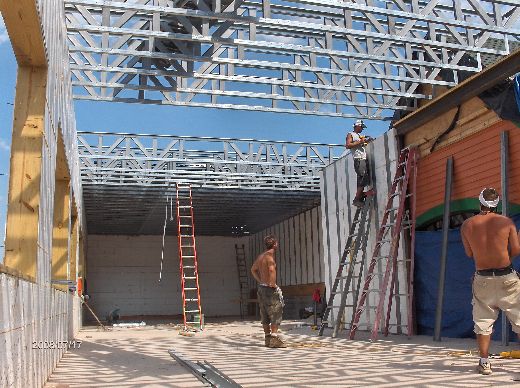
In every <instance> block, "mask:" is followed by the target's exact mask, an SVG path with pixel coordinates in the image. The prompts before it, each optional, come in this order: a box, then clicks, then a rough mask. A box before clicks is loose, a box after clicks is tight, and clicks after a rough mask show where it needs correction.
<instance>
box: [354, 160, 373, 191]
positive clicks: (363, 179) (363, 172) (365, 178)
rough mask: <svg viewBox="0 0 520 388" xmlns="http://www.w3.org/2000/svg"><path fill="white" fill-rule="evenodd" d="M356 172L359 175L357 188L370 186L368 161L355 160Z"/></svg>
mask: <svg viewBox="0 0 520 388" xmlns="http://www.w3.org/2000/svg"><path fill="white" fill-rule="evenodd" d="M354 170H355V171H356V175H357V187H364V186H368V185H369V184H370V174H369V171H368V160H367V159H354Z"/></svg>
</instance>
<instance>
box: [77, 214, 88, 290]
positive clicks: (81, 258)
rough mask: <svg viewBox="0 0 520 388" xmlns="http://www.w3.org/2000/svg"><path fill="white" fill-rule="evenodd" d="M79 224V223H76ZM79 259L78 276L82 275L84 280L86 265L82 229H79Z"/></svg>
mask: <svg viewBox="0 0 520 388" xmlns="http://www.w3.org/2000/svg"><path fill="white" fill-rule="evenodd" d="M78 224H79V223H78ZM78 249H79V259H78V260H79V261H78V277H82V278H83V280H85V277H86V275H87V267H86V263H85V239H84V238H83V231H82V230H81V229H80V230H79V244H78Z"/></svg>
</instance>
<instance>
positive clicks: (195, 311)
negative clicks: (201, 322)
mask: <svg viewBox="0 0 520 388" xmlns="http://www.w3.org/2000/svg"><path fill="white" fill-rule="evenodd" d="M184 312H186V313H198V312H199V310H184Z"/></svg>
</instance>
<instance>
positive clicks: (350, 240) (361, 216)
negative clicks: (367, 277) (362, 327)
mask: <svg viewBox="0 0 520 388" xmlns="http://www.w3.org/2000/svg"><path fill="white" fill-rule="evenodd" d="M373 201H374V196H373V195H371V196H368V197H367V198H366V200H365V203H364V204H363V206H362V207H358V208H357V210H356V213H355V215H354V219H353V221H352V224H351V225H350V229H349V235H348V237H347V242H346V244H345V249H344V250H343V254H342V256H341V260H340V262H339V267H338V272H337V274H336V279H335V280H334V284H333V286H332V289H331V291H330V294H329V300H328V303H327V307H326V309H325V312H324V314H323V319H322V321H321V326H320V330H319V332H318V334H319V335H323V332H324V330H325V327H327V326H328V324H329V317H330V316H332V310H333V309H335V308H337V309H338V313H337V317H336V319H335V322H334V331H333V333H332V336H333V337H336V335H337V334H338V332H339V330H340V329H341V319H342V317H343V315H344V312H345V307H351V308H352V314H354V307H356V304H357V299H358V296H359V288H360V285H361V278H362V276H363V269H364V262H365V259H366V245H367V240H368V234H369V228H370V220H371V214H372V212H371V209H372V204H373ZM367 227H368V229H367ZM360 252H361V259H359V257H358V256H359V253H360ZM337 295H341V301H340V304H339V305H334V302H335V299H336V297H337ZM349 295H352V301H353V302H352V304H349V305H347V304H346V303H347V297H348V296H349Z"/></svg>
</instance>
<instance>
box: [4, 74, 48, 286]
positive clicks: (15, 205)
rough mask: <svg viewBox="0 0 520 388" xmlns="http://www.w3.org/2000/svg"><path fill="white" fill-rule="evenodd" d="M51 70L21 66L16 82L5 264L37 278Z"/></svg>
mask: <svg viewBox="0 0 520 388" xmlns="http://www.w3.org/2000/svg"><path fill="white" fill-rule="evenodd" d="M46 80H47V71H46V70H45V69H44V68H30V67H20V68H19V69H18V76H17V81H16V98H15V108H14V123H13V136H12V143H11V160H10V174H9V194H8V208H7V227H6V239H5V262H4V264H5V265H6V266H8V267H11V268H14V269H17V270H19V271H20V272H22V273H24V274H26V275H28V276H31V277H34V278H36V271H37V268H36V257H37V250H38V225H39V208H40V181H41V167H42V144H43V131H44V128H43V126H44V113H45V91H46V82H47V81H46Z"/></svg>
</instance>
